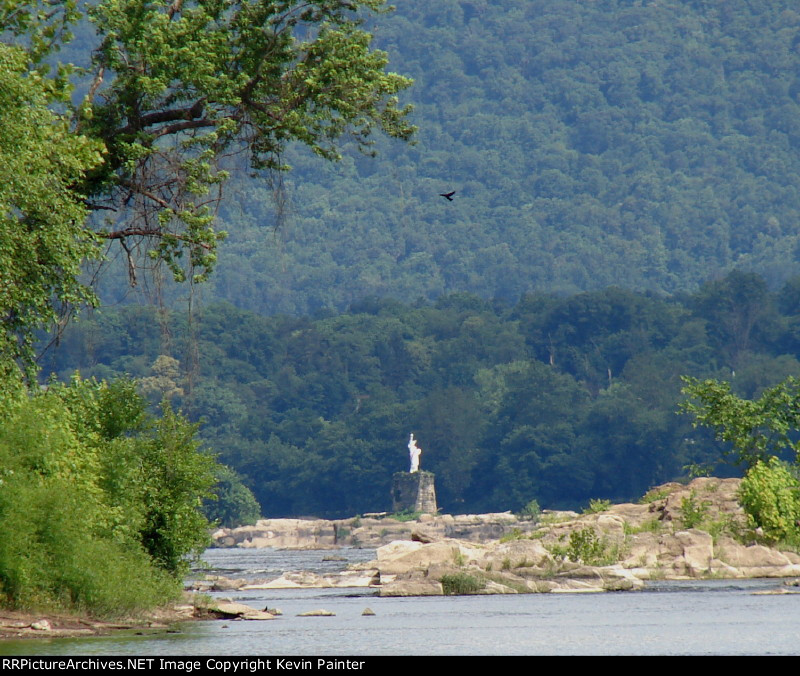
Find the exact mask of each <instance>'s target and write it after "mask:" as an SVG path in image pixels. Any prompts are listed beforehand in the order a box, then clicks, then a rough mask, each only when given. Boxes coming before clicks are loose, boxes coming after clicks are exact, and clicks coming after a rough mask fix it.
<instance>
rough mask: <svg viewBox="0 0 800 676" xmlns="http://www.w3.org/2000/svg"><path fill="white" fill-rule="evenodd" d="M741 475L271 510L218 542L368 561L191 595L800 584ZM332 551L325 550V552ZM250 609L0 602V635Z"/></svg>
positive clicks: (211, 604)
mask: <svg viewBox="0 0 800 676" xmlns="http://www.w3.org/2000/svg"><path fill="white" fill-rule="evenodd" d="M738 487H739V480H738V479H716V478H701V479H695V480H694V481H692V482H691V483H689V484H688V485H683V484H678V483H671V484H665V485H663V486H659V487H657V488H655V489H653V490H652V491H650V492H649V493H648V494H647V495H646V496H644V497H643V498H642V499H641V500H640V501H639V502H638V503H635V504H633V503H627V504H619V505H610V504H603V503H595V504H594V505H593V506H592V508H591V509H590V510H588V511H587V513H583V514H578V513H576V512H553V511H545V512H543V513H542V514H541V515H540V516H539V518H538V519H520V518H518V517H516V516H515V515H513V514H511V513H502V514H484V515H461V516H451V515H436V516H434V515H421V516H419V517H418V518H416V519H395V518H391V517H388V516H382V515H372V516H366V515H362V516H360V517H354V518H352V519H349V520H340V521H323V520H321V519H271V520H264V521H260V522H259V523H258V524H256V525H255V526H250V527H246V528H239V529H230V530H222V529H221V530H219V531H217V533H215V539H216V540H217V543H218V544H220V545H223V546H224V548H241V549H244V550H252V549H258V548H262V547H265V548H275V549H280V548H283V549H288V550H292V549H309V550H323V551H320V559H321V560H323V561H324V560H325V558H326V557H330V559H331V560H336V559H337V554H336V551H335V550H336V549H338V548H342V547H362V548H364V549H368V550H374V552H375V558H374V559H372V560H369V561H365V562H362V563H358V564H352V565H350V566H348V567H347V569H346V570H343V571H339V572H336V573H319V572H311V571H304V570H295V571H291V570H282V571H281V573H280V574H276V575H275V576H273V577H270V578H263V579H247V580H244V579H229V578H225V577H220V576H215V575H207V576H204V577H202V578H201V579H198V580H195V581H193V582H192V585H191V587H192V590H193V591H194V592H206V591H211V592H227V591H231V592H233V591H247V590H279V589H303V588H308V589H314V588H323V589H324V588H346V587H360V588H370V589H372V590H373V591H374V592H375V594H376V595H379V596H438V595H448V594H516V593H586V592H603V591H628V590H637V589H642V588H643V587H644V584H645V581H647V580H693V579H697V580H700V579H743V578H773V579H776V582H780V583H781V584H780V585H776V590H775V592H773V593H797V592H798V591H800V586H798V584H799V583H798V580H800V555H799V554H798V553H797V552H796V551H793V550H791V549H785V548H783V549H782V548H781V547H778V546H767V545H765V544H764V543H763V542H762V541H761V539H760V537H759V534H758V533H757V532H752V531H748V528H747V520H746V517H745V514H744V512H743V510H742V508H741V506H740V505H739V502H738V499H737V491H738ZM324 550H331V551H324ZM274 617H275V615H272V614H270V613H265V612H263V611H258V610H254V609H252V608H248V607H247V606H241V605H238V604H233V603H227V602H226V601H224V600H221V599H216V600H213V601H212V600H211V599H209V597H208V596H205V595H203V594H189V593H187V595H186V596H185V598H184V599H183V601H182V602H181V603H179V604H177V605H175V606H173V607H170V608H166V609H160V610H157V611H154V612H153V613H149V614H147V615H142V616H139V617H135V618H130V619H125V620H115V621H98V620H91V619H87V618H84V617H75V616H69V615H52V614H47V615H37V614H35V613H13V612H7V611H6V612H4V611H0V638H28V637H35V638H44V637H68V636H69V637H79V636H97V635H103V634H108V633H112V632H126V631H127V632H133V633H158V632H167V631H172V630H174V629H173V628H174V627H176V626H177V625H178V624H179V623H181V622H187V621H191V620H196V619H222V618H225V619H232V618H241V619H258V620H268V619H274Z"/></svg>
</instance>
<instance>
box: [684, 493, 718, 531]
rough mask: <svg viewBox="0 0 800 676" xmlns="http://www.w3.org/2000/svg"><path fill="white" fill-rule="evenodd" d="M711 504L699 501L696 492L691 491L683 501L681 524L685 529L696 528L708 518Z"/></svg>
mask: <svg viewBox="0 0 800 676" xmlns="http://www.w3.org/2000/svg"><path fill="white" fill-rule="evenodd" d="M710 504H711V503H709V502H706V501H699V500H698V499H697V496H696V495H695V492H694V491H689V496H688V497H685V498H683V499H682V500H681V508H680V513H681V523H682V525H683V527H684V528H696V527H697V526H699V525H700V524H702V523H703V522H704V521H705V520H706V519H707V518H708V508H709V506H710Z"/></svg>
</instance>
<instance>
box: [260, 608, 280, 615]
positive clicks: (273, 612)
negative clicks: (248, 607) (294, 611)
mask: <svg viewBox="0 0 800 676" xmlns="http://www.w3.org/2000/svg"><path fill="white" fill-rule="evenodd" d="M264 612H265V613H269V614H270V615H283V611H282V610H281V609H280V608H270V607H269V606H267V607H266V608H264Z"/></svg>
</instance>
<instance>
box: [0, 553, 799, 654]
mask: <svg viewBox="0 0 800 676" xmlns="http://www.w3.org/2000/svg"><path fill="white" fill-rule="evenodd" d="M330 554H331V552H320V551H309V552H277V551H274V550H265V549H261V550H241V549H228V550H209V552H207V555H206V557H205V558H206V561H207V562H208V563H209V564H211V565H213V566H214V567H215V569H218V570H221V571H224V572H223V574H226V575H228V576H230V577H246V578H248V579H263V578H268V577H274V576H276V575H279V574H280V573H282V572H284V571H287V570H312V571H314V572H331V569H332V568H333V569H341V568H342V567H344V565H346V564H345V563H343V562H337V561H323V558H324V557H326V556H328V555H330ZM335 554H337V555H341V556H344V557H345V558H347V559H348V560H350V561H364V560H369V559H371V558H373V557H374V552H372V551H369V550H340V551H337V552H335ZM779 586H780V582H779V581H765V580H745V581H730V580H712V581H688V582H659V583H654V584H652V585H651V586H650V587H649V588H648V590H647V591H643V592H623V593H606V594H530V595H505V596H468V597H427V598H399V599H386V598H379V597H376V596H375V595H374V591H373V590H371V589H327V590H326V589H323V590H319V589H315V590H292V589H290V590H258V591H247V592H234V593H231V592H225V593H219V594H214V596H226V597H231V598H235V599H236V600H238V601H241V602H243V603H247V604H248V605H251V606H252V607H254V608H259V609H261V608H264V607H265V606H269V607H270V608H275V607H277V608H280V609H281V610H282V611H283V615H282V616H281V617H280V618H278V619H276V620H272V621H267V622H256V621H251V622H247V621H212V622H193V623H187V624H186V625H183V626H182V627H181V631H180V633H178V634H160V635H158V636H126V637H120V636H112V637H105V638H99V639H81V640H54V641H35V642H30V641H26V642H12V643H8V644H2V645H0V653H2V654H4V655H12V654H39V655H90V656H91V655H119V656H129V655H130V656H133V655H137V656H139V655H148V656H149V655H152V656H159V655H184V656H186V655H239V656H242V655H254V656H255V655H275V656H279V655H652V654H663V655H747V654H753V655H763V654H775V655H794V654H798V653H800V623H798V618H799V617H800V595H755V594H753V592H754V591H758V590H765V589H775V588H777V587H779ZM366 607H369V608H371V609H372V610H373V611H374V612H375V616H373V617H370V616H364V615H362V612H363V610H364V608H366ZM317 608H325V609H328V610H331V611H333V612H335V613H336V616H335V617H298V616H297V615H298V614H299V613H301V612H304V611H307V610H313V609H317Z"/></svg>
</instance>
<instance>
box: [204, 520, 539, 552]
mask: <svg viewBox="0 0 800 676" xmlns="http://www.w3.org/2000/svg"><path fill="white" fill-rule="evenodd" d="M535 527H536V525H535V523H533V522H532V521H526V520H522V519H519V518H517V517H516V516H515V515H514V514H512V513H511V512H502V513H500V514H465V515H460V516H451V515H450V514H442V515H431V514H423V515H421V516H419V518H417V519H415V520H413V521H408V520H401V519H396V518H393V517H391V516H381V517H367V516H362V517H354V518H352V519H341V520H338V521H326V520H324V519H261V520H260V521H257V522H256V524H255V525H254V526H241V527H239V528H220V529H219V530H217V531H216V532H215V533H213V534H212V537H213V540H214V544H215V546H217V547H246V548H250V547H277V548H281V549H325V548H334V547H337V546H349V547H379V546H381V545H384V544H387V543H389V542H393V541H395V540H411V539H419V540H421V541H423V542H424V541H429V542H430V541H434V540H440V539H442V538H446V537H450V538H459V539H462V540H473V541H476V542H485V541H487V540H492V539H498V538H501V537H503V536H504V535H506V534H509V533H512V532H515V531H519V532H523V533H528V532H531V531H533V530H534V529H535Z"/></svg>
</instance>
